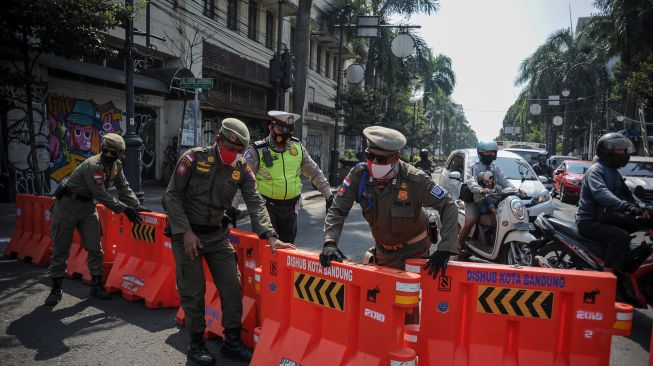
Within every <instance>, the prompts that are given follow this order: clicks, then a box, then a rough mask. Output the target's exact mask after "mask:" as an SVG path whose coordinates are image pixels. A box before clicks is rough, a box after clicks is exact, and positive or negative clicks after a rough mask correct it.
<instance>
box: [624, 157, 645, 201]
mask: <svg viewBox="0 0 653 366" xmlns="http://www.w3.org/2000/svg"><path fill="white" fill-rule="evenodd" d="M619 173H621V176H622V177H624V178H625V179H626V185H627V186H628V188H630V190H631V191H632V192H634V190H635V187H637V186H642V188H644V197H642V201H644V202H645V203H651V202H653V157H645V156H632V157H631V158H630V161H629V162H628V164H626V166H625V167H623V168H621V169H619Z"/></svg>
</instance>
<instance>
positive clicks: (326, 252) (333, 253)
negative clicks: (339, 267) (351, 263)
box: [320, 241, 347, 267]
mask: <svg viewBox="0 0 653 366" xmlns="http://www.w3.org/2000/svg"><path fill="white" fill-rule="evenodd" d="M343 259H347V257H345V255H344V254H343V253H342V252H341V251H340V249H338V246H337V245H336V243H335V242H333V241H328V242H326V243H324V246H323V247H322V253H320V264H322V267H329V266H330V265H331V261H336V262H342V260H343Z"/></svg>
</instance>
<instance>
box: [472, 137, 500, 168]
mask: <svg viewBox="0 0 653 366" xmlns="http://www.w3.org/2000/svg"><path fill="white" fill-rule="evenodd" d="M497 150H499V146H498V145H497V142H496V141H480V142H479V143H478V146H477V147H476V153H477V154H478V159H479V160H480V161H481V163H483V164H485V165H490V164H492V162H493V161H494V160H495V159H496V158H497ZM486 151H493V152H494V154H493V155H484V154H481V153H482V152H486Z"/></svg>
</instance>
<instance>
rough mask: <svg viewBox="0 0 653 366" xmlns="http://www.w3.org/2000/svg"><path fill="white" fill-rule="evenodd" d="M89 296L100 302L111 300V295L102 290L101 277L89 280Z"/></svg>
mask: <svg viewBox="0 0 653 366" xmlns="http://www.w3.org/2000/svg"><path fill="white" fill-rule="evenodd" d="M89 294H90V296H91V297H94V298H96V299H100V300H110V299H111V294H110V293H108V292H107V291H106V290H105V289H104V286H102V283H101V276H93V277H92V278H91V292H90V293H89Z"/></svg>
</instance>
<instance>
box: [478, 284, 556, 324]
mask: <svg viewBox="0 0 653 366" xmlns="http://www.w3.org/2000/svg"><path fill="white" fill-rule="evenodd" d="M553 299H554V293H553V292H552V291H540V290H526V289H521V288H508V287H493V286H478V292H477V301H476V311H477V312H479V313H485V314H501V315H512V316H521V317H527V318H538V319H551V315H552V313H553Z"/></svg>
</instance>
